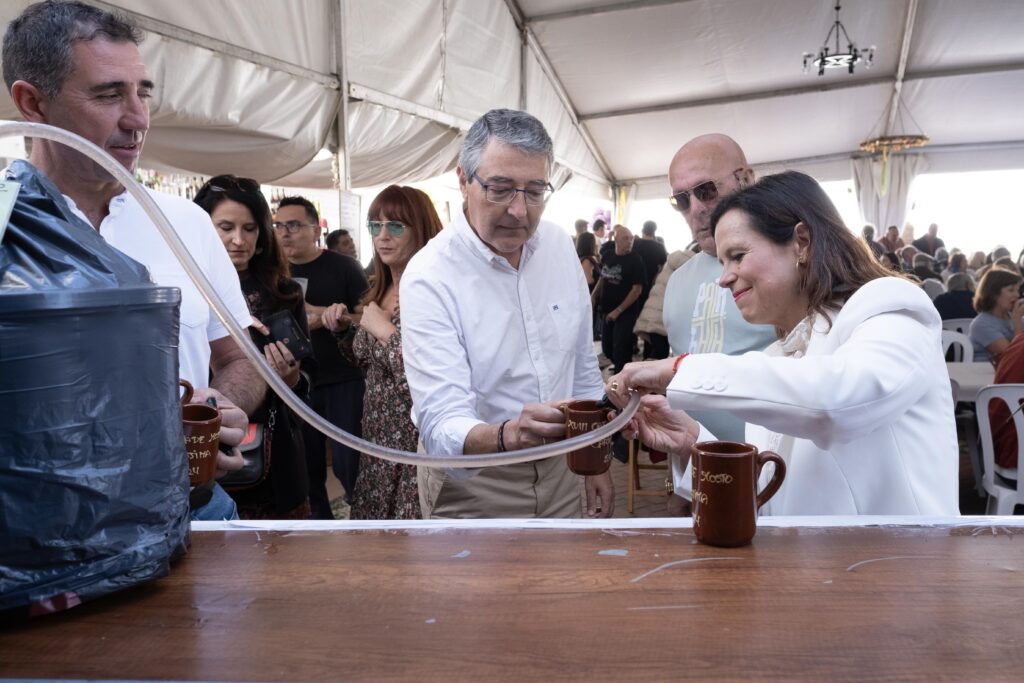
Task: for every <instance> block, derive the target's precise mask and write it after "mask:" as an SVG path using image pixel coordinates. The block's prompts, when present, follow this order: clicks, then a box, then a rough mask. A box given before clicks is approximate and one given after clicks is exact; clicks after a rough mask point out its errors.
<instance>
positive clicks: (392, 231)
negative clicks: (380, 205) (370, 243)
mask: <svg viewBox="0 0 1024 683" xmlns="http://www.w3.org/2000/svg"><path fill="white" fill-rule="evenodd" d="M385 228H386V229H387V231H388V234H389V235H391V236H392V237H401V236H402V233H404V232H405V223H400V222H398V221H366V229H367V230H369V231H370V237H377V236H378V235H380V231H381V230H384V229H385Z"/></svg>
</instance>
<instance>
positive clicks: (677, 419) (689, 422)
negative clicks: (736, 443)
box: [622, 395, 700, 454]
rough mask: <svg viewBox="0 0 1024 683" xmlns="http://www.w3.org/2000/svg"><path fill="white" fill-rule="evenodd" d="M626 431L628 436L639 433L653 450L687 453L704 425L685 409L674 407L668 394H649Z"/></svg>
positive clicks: (624, 434)
mask: <svg viewBox="0 0 1024 683" xmlns="http://www.w3.org/2000/svg"><path fill="white" fill-rule="evenodd" d="M622 432H623V436H625V437H626V438H635V437H636V436H637V435H639V437H640V440H641V441H643V442H644V443H645V444H646V445H647V447H648V448H650V449H651V450H655V451H664V452H666V453H679V454H687V453H689V452H690V446H692V445H693V444H694V442H695V441H696V440H697V436H698V435H699V434H700V425H699V424H697V421H696V420H694V419H693V418H692V417H690V416H689V415H687V414H686V413H685V412H683V411H682V410H673V409H672V408H671V406H669V404H668V399H667V398H665V397H664V396H656V395H649V396H644V397H642V398H641V399H640V408H639V409H638V410H637V411H636V415H634V416H633V419H632V420H630V421H629V425H628V426H627V427H626V428H625V429H624V430H622Z"/></svg>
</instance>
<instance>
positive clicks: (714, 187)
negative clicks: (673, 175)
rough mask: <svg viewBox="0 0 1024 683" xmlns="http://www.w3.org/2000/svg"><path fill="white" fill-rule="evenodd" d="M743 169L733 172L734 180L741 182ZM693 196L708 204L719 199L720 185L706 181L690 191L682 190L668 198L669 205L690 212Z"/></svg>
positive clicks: (677, 209)
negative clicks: (740, 175)
mask: <svg viewBox="0 0 1024 683" xmlns="http://www.w3.org/2000/svg"><path fill="white" fill-rule="evenodd" d="M742 171H743V169H742V168H737V169H736V170H735V171H733V172H732V176H733V178H736V179H737V180H739V176H738V175H737V174H739V173H740V172H742ZM691 194H692V195H693V196H694V197H696V198H697V199H699V200H700V201H701V202H702V203H704V204H707V203H708V202H713V201H715V200H716V199H718V184H717V183H716V182H715V181H714V180H705V181H704V182H703V183H701V184H699V185H695V186H694V187H692V188H690V189H689V190H682V191H680V192H676V193H675V194H674V195H672V196H671V197H669V198H668V203H669V204H671V205H672V208H673V209H675V210H676V211H689V210H690V195H691Z"/></svg>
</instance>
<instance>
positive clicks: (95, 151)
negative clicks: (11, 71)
mask: <svg viewBox="0 0 1024 683" xmlns="http://www.w3.org/2000/svg"><path fill="white" fill-rule="evenodd" d="M13 136H25V137H31V138H43V139H45V140H52V141H54V142H59V143H62V144H65V145H67V146H69V147H71V148H73V149H75V150H77V151H79V152H81V153H82V154H84V155H86V156H87V157H89V158H90V159H92V160H93V161H95V162H96V163H98V164H99V165H100V166H102V167H103V168H104V169H105V170H107V171H108V172H109V173H110V174H111V175H112V176H114V178H115V179H117V181H118V182H120V183H121V184H122V185H123V186H124V187H125V189H126V190H127V191H128V192H129V193H130V194H131V195H132V196H133V197H134V198H135V199H136V200H137V201H138V202H139V204H140V205H141V206H142V208H143V210H145V212H146V213H147V214H148V215H149V217H150V218H151V219H152V220H153V223H154V224H155V225H156V227H157V230H159V231H160V234H161V235H162V236H163V238H164V241H166V242H167V245H168V246H169V247H170V248H171V251H172V252H173V253H174V255H175V257H176V258H177V259H178V261H179V262H180V263H181V265H182V266H184V268H185V272H186V273H188V276H189V278H191V280H192V282H194V283H195V285H196V287H197V288H198V289H199V291H200V293H201V294H202V295H203V298H204V299H206V302H207V303H208V304H209V305H210V308H211V309H213V312H214V314H216V316H217V318H218V319H219V320H220V321H221V322H222V323H224V326H225V327H226V328H227V330H228V333H229V334H230V335H231V337H232V339H234V340H235V342H236V343H237V344H238V347H239V348H240V349H241V350H242V352H243V353H244V354H245V356H246V358H248V359H249V360H250V361H251V362H252V364H253V365H254V366H255V368H256V370H257V371H258V372H259V374H260V376H261V377H263V379H264V380H266V382H267V384H268V385H269V387H270V389H271V390H272V391H274V392H275V393H276V394H277V395H278V396H279V397H281V400H283V401H284V402H285V403H286V404H287V405H288V407H289V408H291V409H292V410H293V411H295V414H296V415H298V416H299V417H301V418H302V419H303V420H305V421H306V422H308V423H309V424H310V425H311V426H312V427H314V428H315V429H317V430H318V431H320V432H321V433H323V434H324V435H325V436H327V437H328V438H330V439H334V440H335V441H337V442H339V443H343V444H345V445H346V446H348V447H350V448H354V449H356V450H358V451H360V452H362V453H367V454H369V455H372V456H374V457H377V458H382V459H384V460H390V461H392V462H399V463H404V464H406V465H426V466H429V467H463V468H477V467H489V466H493V465H510V464H513V463H520V462H531V461H533V460H541V459H543V458H550V457H552V456H555V455H561V454H564V453H568V452H569V451H572V450H575V449H577V448H582V447H584V446H588V445H590V444H592V443H596V442H598V441H600V440H601V439H606V438H610V437H611V436H612V435H613V434H615V433H616V432H618V431H619V430H621V429H622V428H623V427H625V426H626V424H627V423H628V421H629V420H630V418H632V417H633V414H634V413H636V410H637V408H638V407H639V405H640V397H639V395H634V396H632V397H631V398H630V401H629V403H628V404H627V405H626V406H625V407H624V408H623V409H622V411H621V412H620V413H619V414H618V415H617V416H616V417H615V419H614V420H611V421H610V422H609V423H608V424H607V425H604V426H602V427H601V428H599V429H595V430H594V431H592V432H590V433H588V434H583V435H580V436H575V437H572V438H571V439H565V440H564V441H558V442H555V443H550V444H545V445H543V446H536V447H533V448H524V449H521V450H517V451H507V452H505V453H485V454H481V455H430V454H425V453H410V452H408V451H400V450H397V449H395V448H385V447H383V446H378V445H377V444H374V443H370V442H369V441H365V440H363V439H360V438H359V437H357V436H354V435H352V434H349V433H348V432H346V431H345V430H343V429H339V428H338V427H337V426H335V425H333V424H331V423H330V422H328V421H327V420H325V419H324V418H322V417H321V416H319V415H317V414H316V413H315V412H313V410H312V409H310V407H309V406H307V405H306V404H305V403H304V402H303V401H302V399H300V398H299V397H298V396H296V395H295V393H294V392H293V391H292V390H291V389H290V388H289V387H288V385H287V384H285V383H284V380H282V379H281V378H280V377H279V376H278V375H277V373H276V372H274V369H273V368H272V367H270V364H269V363H267V360H266V358H264V357H263V354H262V353H260V352H259V350H258V349H257V348H256V345H255V344H253V343H252V339H251V338H250V337H249V333H248V332H247V331H246V330H245V329H243V328H242V327H241V326H239V324H238V323H237V322H235V319H234V318H233V317H231V314H230V312H229V311H228V308H227V306H225V305H224V302H223V301H221V299H220V296H218V295H217V292H216V291H214V289H213V285H211V284H210V281H209V280H207V279H206V276H205V275H204V274H203V271H202V270H201V269H200V268H199V265H198V264H197V263H196V262H195V260H194V259H193V258H192V255H191V254H190V253H189V251H188V248H187V247H185V245H184V243H182V241H181V239H180V238H179V237H178V234H177V233H176V232H175V231H174V228H173V227H171V224H170V223H169V222H168V220H167V217H166V216H164V214H163V212H162V211H161V210H160V207H159V206H157V204H156V202H155V201H154V200H153V198H152V197H150V196H149V193H148V192H146V190H145V189H144V188H143V187H142V186H141V185H139V184H138V182H137V181H136V180H135V177H134V176H133V175H132V174H131V173H129V172H128V171H127V170H125V168H124V167H123V166H121V164H119V163H118V162H117V161H115V160H114V158H113V157H111V156H110V155H109V154H107V153H106V152H104V151H103V150H102V149H100V148H99V147H97V146H96V145H94V144H93V143H91V142H89V141H88V140H86V139H85V138H82V137H81V136H78V135H76V134H74V133H71V132H69V131H66V130H64V129H62V128H55V127H53V126H48V125H44V124H40V123H27V122H16V121H15V122H4V123H0V138H6V137H13Z"/></svg>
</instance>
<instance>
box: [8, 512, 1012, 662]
mask: <svg viewBox="0 0 1024 683" xmlns="http://www.w3.org/2000/svg"><path fill="white" fill-rule="evenodd" d="M615 522H616V523H612V521H611V520H608V521H596V520H595V521H589V520H588V521H578V522H575V523H553V524H548V523H545V522H525V523H520V522H510V521H500V520H499V521H497V522H494V523H491V524H488V525H484V526H481V525H480V524H478V523H452V522H446V523H443V524H440V523H430V522H425V523H422V524H406V525H398V524H390V525H388V524H385V525H377V526H374V525H371V524H363V525H362V526H355V525H353V524H349V523H343V522H337V523H333V524H330V523H308V524H302V523H300V524H295V523H291V524H277V525H274V524H269V525H263V526H262V527H256V526H254V527H253V528H252V529H251V530H245V529H237V530H223V528H225V527H221V529H222V530H197V531H196V532H195V533H194V534H193V545H192V551H191V552H190V554H189V555H188V557H186V558H185V559H184V560H183V561H181V562H180V563H179V564H178V565H176V566H175V567H174V568H173V571H172V573H171V575H170V576H169V577H167V578H165V579H162V580H160V581H157V582H155V583H153V584H150V585H147V586H144V587H140V588H136V589H133V590H130V591H127V592H125V593H122V594H120V595H116V596H112V597H109V598H107V599H105V600H101V601H99V602H96V603H91V604H87V605H84V606H81V607H78V608H75V609H73V610H70V611H68V612H65V613H63V614H58V615H52V616H48V617H42V618H38V619H37V620H35V621H32V622H30V623H29V624H27V625H23V626H21V627H20V628H13V629H11V628H9V629H7V630H5V631H0V676H6V677H13V678H21V677H37V678H122V679H124V678H129V679H178V680H264V681H278V680H302V681H320V680H372V681H382V680H395V679H416V680H444V681H455V680H488V681H490V680H527V681H533V680H543V681H554V680H558V681H561V680H588V681H592V680H619V681H622V680H670V679H671V680H677V679H683V678H700V679H712V678H713V679H716V680H717V679H749V678H772V679H783V680H792V679H798V678H799V679H811V680H829V681H833V680H866V679H871V680H895V679H901V680H906V679H915V680H929V681H930V680H936V679H946V680H979V679H985V680H994V679H1003V680H1015V681H1019V680H1021V677H1022V675H1024V647H1022V636H1024V612H1022V610H1021V607H1020V606H1021V595H1024V525H1022V522H1024V520H1022V519H1021V518H974V519H967V518H963V519H956V520H954V519H946V520H922V519H910V518H875V519H867V520H866V519H864V518H860V519H849V518H829V519H821V518H818V519H815V518H800V519H796V518H790V519H785V518H779V519H775V520H772V519H762V520H761V528H760V530H759V532H758V535H757V537H756V538H755V539H754V544H753V545H751V546H748V547H746V548H738V549H720V548H712V547H707V546H703V545H699V544H697V543H696V542H695V540H694V538H693V535H692V531H691V530H690V528H689V520H621V521H620V520H615ZM795 523H796V524H800V525H801V526H793V524H795ZM822 524H824V525H843V526H809V525H822ZM908 524H914V526H909V525H908ZM857 525H859V526H857ZM922 525H924V526H922ZM241 526H244V524H236V525H234V527H241ZM487 526H490V527H491V528H485V527H487ZM202 527H203V528H209V527H210V525H202ZM272 527H276V530H270V529H271V528H272ZM288 529H290V530H288Z"/></svg>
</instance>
